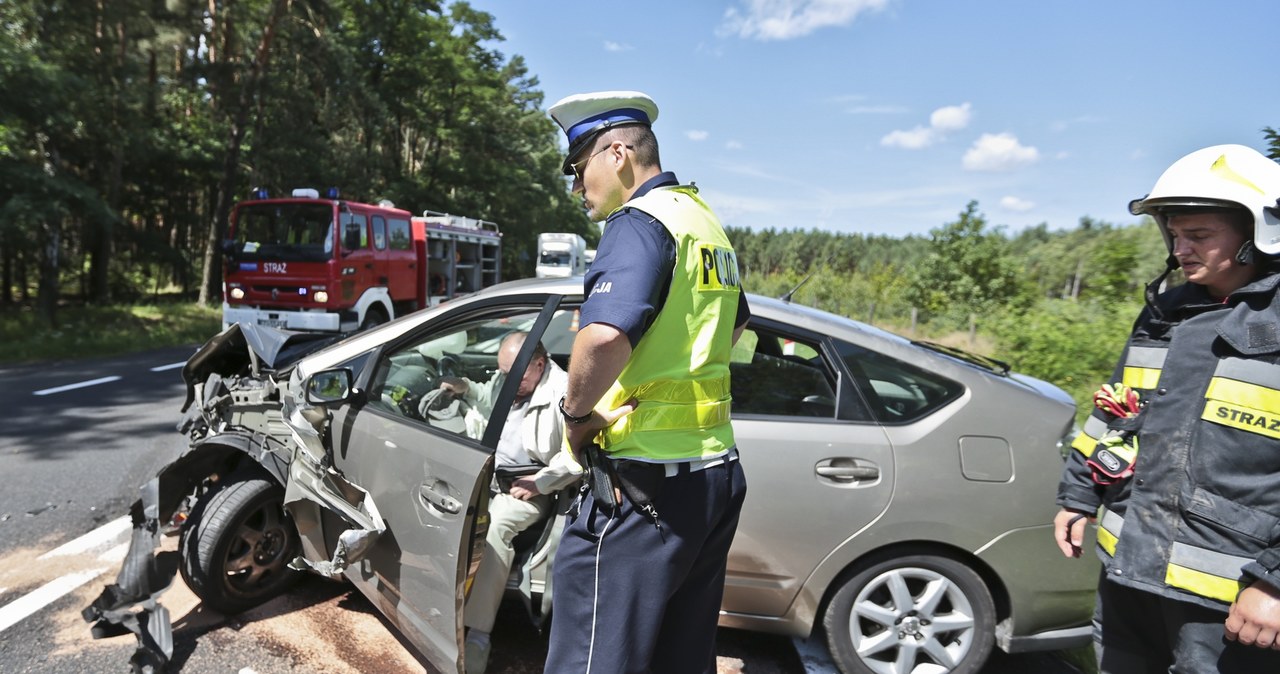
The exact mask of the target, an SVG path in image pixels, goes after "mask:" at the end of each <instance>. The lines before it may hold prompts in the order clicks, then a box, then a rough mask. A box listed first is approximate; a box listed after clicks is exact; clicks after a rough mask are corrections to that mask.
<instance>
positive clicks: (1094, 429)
mask: <svg viewBox="0 0 1280 674" xmlns="http://www.w3.org/2000/svg"><path fill="white" fill-rule="evenodd" d="M1277 286H1280V275H1272V276H1267V277H1264V278H1262V279H1260V280H1257V281H1255V282H1253V283H1251V284H1249V285H1248V286H1246V287H1244V288H1241V289H1240V290H1237V291H1236V292H1235V293H1233V294H1232V295H1231V297H1230V298H1228V301H1227V302H1226V303H1225V304H1224V303H1222V302H1219V301H1215V300H1213V299H1212V298H1210V297H1209V296H1208V294H1207V293H1206V292H1205V291H1204V290H1203V288H1201V287H1200V286H1195V285H1193V284H1186V285H1183V286H1181V287H1179V288H1174V289H1173V290H1171V291H1169V292H1167V293H1165V294H1164V295H1162V296H1161V298H1160V301H1161V302H1162V303H1163V304H1162V306H1163V308H1164V310H1165V316H1166V317H1168V318H1167V320H1165V321H1160V320H1155V319H1153V318H1152V316H1151V314H1150V312H1149V311H1144V312H1143V315H1142V316H1141V317H1140V318H1139V320H1138V322H1137V324H1136V325H1135V327H1134V331H1133V334H1132V335H1131V337H1130V342H1129V345H1128V346H1127V347H1126V351H1125V355H1124V357H1123V358H1122V359H1121V363H1120V365H1119V366H1118V367H1117V369H1116V373H1115V376H1116V377H1117V378H1120V377H1124V380H1125V381H1126V383H1129V384H1130V385H1131V386H1133V385H1135V384H1141V385H1142V386H1139V387H1138V388H1140V389H1143V394H1142V395H1143V400H1144V401H1145V403H1146V404H1145V406H1144V407H1143V409H1142V412H1141V414H1139V416H1138V418H1137V419H1138V422H1137V423H1136V424H1131V426H1132V430H1133V431H1134V432H1136V433H1137V435H1138V446H1139V447H1140V456H1139V457H1138V460H1137V463H1136V465H1135V472H1134V474H1133V476H1132V477H1130V478H1129V479H1126V480H1123V481H1121V482H1119V483H1117V484H1113V485H1110V486H1101V485H1098V484H1095V483H1094V482H1093V480H1092V479H1091V477H1090V470H1089V468H1088V466H1087V465H1086V463H1085V459H1086V454H1085V452H1083V451H1073V452H1070V453H1069V455H1068V459H1067V466H1066V468H1065V470H1064V472H1063V479H1062V482H1061V484H1060V485H1059V489H1058V503H1059V505H1061V506H1063V507H1066V508H1070V509H1072V510H1078V511H1081V512H1092V511H1095V510H1097V509H1098V507H1099V506H1105V508H1103V509H1102V511H1101V513H1100V519H1099V522H1098V532H1097V533H1098V536H1097V538H1098V552H1099V556H1100V557H1101V558H1102V561H1103V565H1104V568H1105V573H1106V576H1107V578H1108V579H1109V580H1111V581H1112V582H1116V583H1119V584H1122V585H1126V586H1129V587H1133V588H1137V589H1141V590H1144V591H1148V592H1152V593H1154V594H1157V595H1160V596H1163V597H1167V598H1171V599H1178V600H1183V601H1190V602H1194V603H1197V604H1200V605H1203V606H1207V607H1211V608H1216V609H1219V610H1225V609H1226V607H1227V606H1228V605H1229V604H1230V603H1231V602H1233V601H1234V600H1235V597H1236V594H1237V593H1238V592H1239V590H1240V589H1241V588H1242V587H1244V586H1245V585H1247V584H1249V583H1252V582H1254V580H1255V579H1261V580H1263V581H1264V582H1266V583H1268V584H1270V585H1272V586H1274V587H1276V588H1277V589H1280V303H1277V301H1276V299H1277V298H1276V292H1277ZM1159 354H1163V355H1162V356H1161V355H1159ZM1148 387H1151V388H1148ZM1099 416H1101V415H1099ZM1118 425H1121V424H1117V423H1115V422H1113V423H1112V424H1110V427H1112V428H1114V427H1116V426H1118ZM1107 430H1108V424H1107V423H1106V421H1105V418H1101V419H1100V418H1099V417H1098V416H1095V417H1091V419H1090V421H1089V422H1087V423H1086V428H1085V434H1086V435H1088V436H1091V437H1094V438H1096V437H1098V435H1100V434H1102V433H1105V432H1106V431H1107ZM1086 443H1087V440H1080V441H1079V442H1078V443H1076V444H1075V445H1073V446H1075V447H1076V449H1077V450H1080V449H1081V446H1084V445H1085V444H1086Z"/></svg>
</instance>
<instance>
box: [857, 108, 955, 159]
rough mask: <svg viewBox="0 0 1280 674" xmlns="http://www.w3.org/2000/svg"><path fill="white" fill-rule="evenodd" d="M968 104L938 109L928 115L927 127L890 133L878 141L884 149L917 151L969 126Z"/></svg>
mask: <svg viewBox="0 0 1280 674" xmlns="http://www.w3.org/2000/svg"><path fill="white" fill-rule="evenodd" d="M971 107H972V106H970V104H968V103H963V104H961V105H948V106H946V107H942V108H938V109H937V110H934V111H933V113H932V114H930V115H929V126H927V127H926V126H917V127H916V128H914V129H911V130H910V131H901V130H899V131H890V132H889V134H888V135H886V136H885V137H884V138H881V139H880V144H881V145H883V146H885V147H900V148H903V149H906V150H919V149H921V148H926V147H929V146H930V145H933V144H934V143H936V142H938V141H940V140H942V139H943V138H944V137H945V136H946V134H947V133H948V132H950V131H959V130H960V129H963V128H965V127H966V126H969V119H970V118H971V117H972V116H973V115H972V113H971V112H970V110H971Z"/></svg>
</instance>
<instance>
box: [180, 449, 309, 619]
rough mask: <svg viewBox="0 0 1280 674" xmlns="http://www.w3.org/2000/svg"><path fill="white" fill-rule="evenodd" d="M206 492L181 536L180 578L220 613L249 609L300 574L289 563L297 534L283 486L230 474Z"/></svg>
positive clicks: (257, 476)
mask: <svg viewBox="0 0 1280 674" xmlns="http://www.w3.org/2000/svg"><path fill="white" fill-rule="evenodd" d="M229 479H230V482H229V484H227V485H226V486H224V487H223V488H222V489H219V490H218V491H216V492H212V493H210V494H206V495H205V497H204V498H203V499H202V501H201V503H199V504H197V506H196V508H195V511H194V513H193V517H192V519H193V521H192V522H189V523H188V526H187V529H186V531H185V532H184V533H183V535H182V567H181V568H182V578H183V580H185V581H186V583H187V586H188V587H190V588H191V591H192V592H194V593H195V594H196V596H197V597H199V598H200V600H201V601H203V602H204V604H205V606H208V607H209V608H211V609H213V610H215V611H218V612H219V613H225V614H235V613H240V612H242V611H245V610H248V609H250V608H253V607H254V606H257V605H258V604H261V603H263V602H265V601H266V600H268V599H270V598H271V597H274V596H276V595H277V594H280V593H281V592H283V591H284V590H285V589H286V588H287V587H288V586H289V585H290V584H291V583H292V582H293V581H294V580H296V579H297V577H298V575H299V574H298V572H297V571H294V570H293V569H290V568H289V567H288V566H287V564H288V562H289V560H291V559H293V558H294V557H295V556H296V555H297V554H298V549H299V543H298V532H297V529H295V528H294V526H293V520H292V519H290V517H289V515H288V514H287V513H286V512H285V510H284V488H283V487H281V486H280V485H279V484H278V483H276V482H275V481H273V480H272V479H271V478H269V477H265V476H261V475H260V474H258V473H251V474H240V475H233V476H232V477H231V478H229Z"/></svg>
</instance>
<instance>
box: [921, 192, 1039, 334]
mask: <svg viewBox="0 0 1280 674" xmlns="http://www.w3.org/2000/svg"><path fill="white" fill-rule="evenodd" d="M931 236H932V238H931V241H930V246H929V252H928V254H927V256H926V257H925V259H924V261H923V263H922V264H920V265H919V266H917V267H916V269H915V273H914V274H913V276H912V279H911V283H910V285H909V286H908V287H907V289H906V296H907V299H908V301H910V302H912V303H913V304H914V305H915V306H917V307H919V308H920V309H922V310H924V311H926V312H928V313H929V314H930V315H932V316H934V317H938V318H942V319H943V320H946V321H948V322H950V323H952V324H953V325H961V324H963V322H964V321H965V320H967V317H968V316H970V315H973V314H977V315H987V314H989V313H991V312H993V311H995V310H996V309H999V308H1002V307H1005V306H1009V305H1016V304H1018V303H1020V302H1023V301H1024V299H1025V297H1026V295H1027V293H1026V292H1025V285H1024V283H1023V278H1022V272H1021V269H1020V265H1019V264H1018V263H1017V261H1016V260H1015V259H1014V258H1013V256H1012V255H1010V252H1009V242H1008V241H1007V240H1006V239H1005V238H1004V236H1002V235H1001V234H1000V233H999V232H998V231H991V230H988V229H987V221H986V218H984V217H983V216H982V214H981V213H979V212H978V202H976V201H971V202H969V204H968V205H967V206H966V207H965V210H964V211H962V212H961V213H960V217H959V219H958V220H956V221H955V222H952V223H948V224H945V225H943V226H941V227H938V228H936V229H934V230H932V232H931Z"/></svg>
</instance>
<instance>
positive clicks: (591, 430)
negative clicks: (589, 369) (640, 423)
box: [565, 398, 639, 463]
mask: <svg viewBox="0 0 1280 674" xmlns="http://www.w3.org/2000/svg"><path fill="white" fill-rule="evenodd" d="M638 404H639V402H638V401H637V400H636V399H635V398H632V399H631V400H628V401H627V402H626V403H625V404H623V405H622V406H621V407H616V408H614V409H611V410H605V411H603V412H601V411H598V410H597V411H594V412H593V413H592V414H591V418H590V419H588V420H587V421H585V422H583V423H580V424H570V423H566V424H565V437H566V438H567V439H568V442H569V448H570V449H572V450H573V456H574V458H575V459H576V460H577V461H578V463H582V449H583V448H584V447H586V446H587V445H588V444H590V443H591V440H592V439H593V438H595V437H596V433H599V432H600V431H601V430H602V429H604V428H608V427H609V426H611V425H613V423H614V422H615V421H617V420H619V419H621V418H622V417H625V416H627V415H628V414H631V413H632V412H633V411H635V409H636V405H638Z"/></svg>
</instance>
